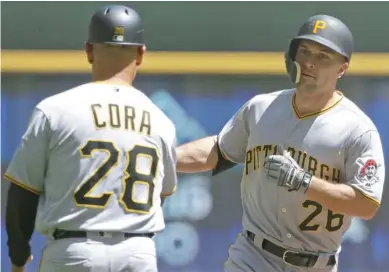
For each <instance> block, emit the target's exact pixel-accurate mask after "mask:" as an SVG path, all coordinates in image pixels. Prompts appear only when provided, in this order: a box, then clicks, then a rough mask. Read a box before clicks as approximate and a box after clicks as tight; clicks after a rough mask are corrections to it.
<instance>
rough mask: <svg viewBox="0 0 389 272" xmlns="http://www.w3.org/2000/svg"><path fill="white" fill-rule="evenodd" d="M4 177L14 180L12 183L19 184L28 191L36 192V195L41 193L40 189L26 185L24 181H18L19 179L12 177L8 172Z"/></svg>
mask: <svg viewBox="0 0 389 272" xmlns="http://www.w3.org/2000/svg"><path fill="white" fill-rule="evenodd" d="M4 178H5V179H7V180H9V181H10V182H12V183H14V184H16V185H18V186H19V187H21V188H23V189H25V190H27V191H30V192H31V193H34V194H36V195H40V192H39V191H38V190H36V189H34V188H31V187H30V186H28V185H26V184H24V183H22V182H20V181H18V180H17V179H15V178H13V177H11V176H10V175H9V174H7V173H6V174H4Z"/></svg>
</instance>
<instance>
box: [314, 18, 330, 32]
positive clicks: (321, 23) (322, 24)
mask: <svg viewBox="0 0 389 272" xmlns="http://www.w3.org/2000/svg"><path fill="white" fill-rule="evenodd" d="M326 27H327V23H326V22H325V21H322V20H317V21H316V22H315V25H314V26H313V30H312V33H315V34H316V33H317V31H318V30H319V29H321V30H323V29H325V28H326Z"/></svg>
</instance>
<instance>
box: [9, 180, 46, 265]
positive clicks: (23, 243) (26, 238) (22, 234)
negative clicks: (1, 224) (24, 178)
mask: <svg viewBox="0 0 389 272" xmlns="http://www.w3.org/2000/svg"><path fill="white" fill-rule="evenodd" d="M38 202H39V195H37V194H34V193H32V192H30V191H28V190H26V189H23V188H22V187H20V186H18V185H16V184H14V183H11V185H10V188H9V190H8V199H7V208H6V216H5V223H6V231H7V235H8V241H7V245H8V254H9V257H10V259H11V262H12V263H13V264H14V265H15V266H19V267H22V266H24V265H25V264H26V262H27V260H28V258H29V256H30V255H31V248H30V239H31V236H32V233H33V232H34V226H35V217H36V211H37V207H38Z"/></svg>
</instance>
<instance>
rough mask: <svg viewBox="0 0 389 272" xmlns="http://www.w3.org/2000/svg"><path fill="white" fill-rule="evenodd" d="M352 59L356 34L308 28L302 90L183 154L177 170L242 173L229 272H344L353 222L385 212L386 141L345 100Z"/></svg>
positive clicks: (299, 60) (292, 49)
mask: <svg viewBox="0 0 389 272" xmlns="http://www.w3.org/2000/svg"><path fill="white" fill-rule="evenodd" d="M352 51H353V38H352V35H351V32H350V30H349V29H348V28H347V26H346V25H345V24H344V23H342V22H341V21H340V20H339V19H336V18H334V17H332V16H327V15H317V16H313V17H311V18H309V19H308V20H307V21H306V22H304V23H303V25H302V26H301V28H300V30H299V32H298V34H297V36H296V37H295V38H293V39H292V41H291V42H290V44H289V46H288V50H287V52H286V54H285V61H286V68H287V72H288V74H289V76H290V77H291V79H292V81H293V82H294V83H295V84H296V88H291V89H286V90H278V91H275V92H271V93H266V94H259V95H256V96H255V97H253V98H252V99H250V100H249V101H247V102H246V103H245V104H244V105H243V106H242V107H241V108H240V109H239V110H238V111H237V112H236V113H235V115H234V116H233V117H232V118H231V119H230V120H229V121H228V122H227V123H226V125H225V126H224V127H223V129H222V130H221V131H220V133H219V134H218V135H217V136H211V137H207V138H203V139H200V140H197V141H195V142H191V143H187V144H185V145H183V146H180V147H178V149H177V154H178V163H177V170H178V171H179V172H186V173H195V172H202V171H206V170H213V174H217V173H220V172H222V171H224V170H226V169H228V168H230V167H232V166H234V165H235V164H238V163H240V164H243V165H244V167H243V173H242V181H241V197H242V207H243V219H242V225H243V230H242V231H241V232H240V233H239V235H238V236H237V239H236V241H235V243H234V244H233V245H232V246H231V247H230V248H229V250H228V259H227V261H226V262H225V265H224V271H225V272H254V271H255V272H292V271H293V272H295V271H300V272H314V271H322V272H335V271H337V269H338V262H339V253H340V251H341V243H342V237H343V234H344V233H345V232H346V231H347V230H348V229H349V227H350V224H351V220H352V218H355V217H356V218H361V219H365V220H369V219H371V218H373V217H374V215H375V213H376V211H377V210H378V208H379V206H380V203H381V199H382V192H383V186H384V181H385V163H384V157H383V150H382V143H381V139H380V135H379V133H378V131H377V128H376V127H375V125H374V123H373V122H372V121H371V120H370V118H369V117H368V116H366V114H365V113H363V112H362V111H361V110H360V109H359V108H358V106H357V105H355V104H354V103H353V102H352V101H350V100H349V99H347V98H346V97H345V96H344V95H343V94H342V93H341V92H340V91H337V90H336V83H337V80H338V79H339V78H340V77H342V76H343V74H344V73H345V72H346V71H347V69H348V67H349V62H350V60H351V54H352Z"/></svg>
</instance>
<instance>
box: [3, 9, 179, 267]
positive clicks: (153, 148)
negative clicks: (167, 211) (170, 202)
mask: <svg viewBox="0 0 389 272" xmlns="http://www.w3.org/2000/svg"><path fill="white" fill-rule="evenodd" d="M142 35H143V27H142V23H141V19H140V17H139V15H138V14H137V13H136V12H135V11H134V10H132V9H130V8H128V7H125V6H116V5H115V6H107V7H104V8H102V9H100V10H98V11H97V12H96V13H95V14H94V15H93V17H92V19H91V21H90V25H89V39H88V41H87V43H86V45H85V51H86V56H87V59H88V61H89V63H90V64H91V65H92V76H93V81H92V82H91V83H87V84H84V85H81V86H77V87H75V88H73V89H70V90H68V91H65V92H62V93H60V94H57V95H54V96H51V97H49V98H46V99H44V100H43V101H42V102H40V103H39V104H38V105H37V106H36V107H35V109H34V111H33V113H32V117H31V119H30V121H29V124H28V128H27V130H26V132H25V134H24V135H23V138H22V142H21V144H20V145H19V147H18V149H17V151H16V153H15V154H14V157H13V159H12V161H11V163H10V165H9V167H8V169H7V171H6V173H5V177H6V178H7V179H8V180H10V181H11V182H12V183H11V185H10V189H9V193H8V203H7V215H6V224H7V233H8V246H9V256H10V259H11V262H12V265H13V269H14V270H13V271H24V266H25V264H26V261H27V260H29V258H30V257H29V256H30V254H31V252H30V246H29V240H30V237H31V234H32V232H33V229H34V221H35V229H36V230H37V231H39V232H41V233H43V234H44V235H46V236H47V243H46V246H45V248H44V250H43V253H42V258H41V264H40V271H41V272H54V271H55V272H67V271H69V272H70V271H71V272H82V271H99V272H100V271H115V272H124V271H128V272H129V271H131V272H155V271H157V261H156V248H155V243H154V240H153V237H154V235H155V233H157V232H160V231H162V230H163V229H164V227H165V223H164V219H163V214H162V208H161V202H162V200H161V197H162V199H163V198H164V197H166V196H168V195H170V194H172V193H173V192H174V190H175V188H176V183H177V177H176V166H175V165H176V154H175V143H176V131H175V127H174V125H173V123H172V122H171V121H170V120H169V119H168V118H167V117H166V116H165V115H164V113H163V112H162V111H161V110H160V109H158V108H157V106H155V105H154V104H153V103H152V102H151V100H149V99H148V98H147V96H146V95H145V94H143V93H142V92H141V91H139V90H137V89H136V88H134V87H133V86H132V82H133V80H134V78H135V74H136V70H137V68H138V66H139V65H141V63H142V60H143V55H144V53H145V44H144V42H143V38H142ZM21 200H23V201H21ZM38 203H39V204H38ZM35 215H36V218H35ZM35 219H36V220H35Z"/></svg>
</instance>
